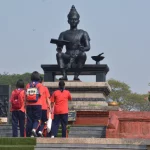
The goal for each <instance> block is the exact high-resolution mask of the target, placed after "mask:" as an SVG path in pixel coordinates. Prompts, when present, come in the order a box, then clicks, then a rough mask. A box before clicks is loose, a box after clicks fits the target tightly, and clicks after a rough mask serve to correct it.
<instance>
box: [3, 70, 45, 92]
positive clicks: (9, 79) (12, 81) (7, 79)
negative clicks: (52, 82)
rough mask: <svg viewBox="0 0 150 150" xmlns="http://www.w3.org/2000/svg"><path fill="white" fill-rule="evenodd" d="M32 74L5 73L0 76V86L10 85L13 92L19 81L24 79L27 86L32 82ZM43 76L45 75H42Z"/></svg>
mask: <svg viewBox="0 0 150 150" xmlns="http://www.w3.org/2000/svg"><path fill="white" fill-rule="evenodd" d="M30 76H31V73H24V74H9V73H6V72H4V73H3V74H0V84H1V85H2V84H8V85H11V87H12V90H13V89H14V88H15V87H16V82H17V80H18V79H22V80H23V81H24V83H25V84H27V83H28V82H30ZM42 76H43V75H42Z"/></svg>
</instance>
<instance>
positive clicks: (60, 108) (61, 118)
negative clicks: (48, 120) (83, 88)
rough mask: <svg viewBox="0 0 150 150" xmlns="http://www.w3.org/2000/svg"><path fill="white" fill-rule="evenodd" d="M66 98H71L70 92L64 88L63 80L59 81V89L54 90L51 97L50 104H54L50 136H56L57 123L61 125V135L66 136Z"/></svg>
mask: <svg viewBox="0 0 150 150" xmlns="http://www.w3.org/2000/svg"><path fill="white" fill-rule="evenodd" d="M68 100H72V98H71V94H70V92H69V91H68V90H65V82H64V81H63V80H61V81H60V82H59V90H56V91H55V92H54V93H53V94H52V97H51V103H52V106H53V104H54V119H53V122H52V129H51V137H56V136H57V133H58V128H59V124H60V123H61V127H62V137H66V126H67V124H68Z"/></svg>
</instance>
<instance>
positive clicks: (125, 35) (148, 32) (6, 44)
mask: <svg viewBox="0 0 150 150" xmlns="http://www.w3.org/2000/svg"><path fill="white" fill-rule="evenodd" d="M72 5H75V7H76V9H77V11H78V13H79V14H80V24H79V27H78V28H80V29H83V30H85V31H87V32H88V33H89V36H90V38H91V49H90V51H89V52H87V56H88V58H87V61H86V64H94V63H95V62H94V61H93V60H92V59H91V56H93V55H98V54H100V53H101V52H104V56H105V59H104V60H103V61H102V62H101V63H102V64H107V65H108V67H109V69H110V71H109V72H108V74H107V79H110V78H113V79H116V80H119V81H121V82H125V83H127V84H128V85H129V86H130V87H131V90H132V91H133V92H137V93H147V91H149V90H150V87H149V86H148V83H149V82H150V67H149V64H150V63H149V62H150V19H149V14H150V9H149V6H150V1H149V0H0V21H1V22H0V54H1V57H0V73H3V72H9V73H10V74H13V73H19V74H22V73H25V72H33V71H34V70H37V71H39V72H40V73H43V70H42V69H41V64H56V46H55V45H52V44H50V39H51V38H58V36H59V34H60V33H61V32H62V31H65V30H67V29H69V25H68V23H67V15H68V13H69V11H70V8H71V6H72ZM64 52H65V49H64ZM81 80H82V81H85V82H89V81H91V82H94V81H95V77H90V76H85V77H83V76H82V77H81Z"/></svg>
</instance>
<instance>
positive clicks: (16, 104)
mask: <svg viewBox="0 0 150 150" xmlns="http://www.w3.org/2000/svg"><path fill="white" fill-rule="evenodd" d="M10 103H11V112H12V136H13V137H18V124H19V128H20V137H24V124H25V90H24V82H23V80H21V79H20V80H18V81H17V83H16V89H15V90H13V91H12V93H11V98H10Z"/></svg>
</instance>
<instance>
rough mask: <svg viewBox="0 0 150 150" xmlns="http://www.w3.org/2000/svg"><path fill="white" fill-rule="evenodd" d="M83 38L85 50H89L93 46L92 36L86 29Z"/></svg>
mask: <svg viewBox="0 0 150 150" xmlns="http://www.w3.org/2000/svg"><path fill="white" fill-rule="evenodd" d="M83 38H84V51H89V50H90V48H91V46H90V37H89V35H88V33H87V32H86V31H84V34H83Z"/></svg>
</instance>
